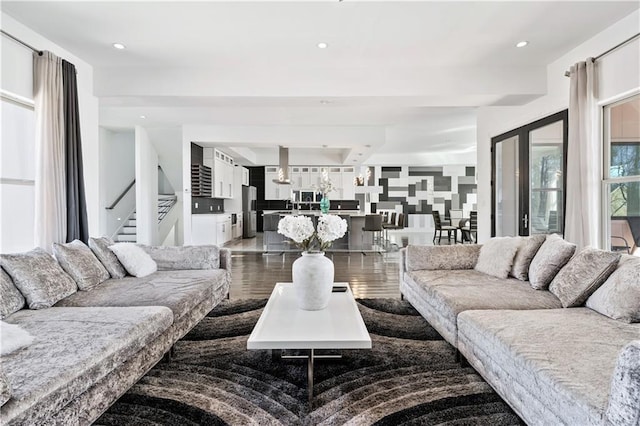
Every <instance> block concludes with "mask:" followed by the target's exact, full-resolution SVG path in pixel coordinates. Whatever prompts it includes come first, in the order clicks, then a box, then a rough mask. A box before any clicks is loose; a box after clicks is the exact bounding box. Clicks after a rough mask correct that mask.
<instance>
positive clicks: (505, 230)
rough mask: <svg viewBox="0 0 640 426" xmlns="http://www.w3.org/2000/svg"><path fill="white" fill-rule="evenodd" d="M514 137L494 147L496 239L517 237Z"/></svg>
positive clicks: (516, 165)
mask: <svg viewBox="0 0 640 426" xmlns="http://www.w3.org/2000/svg"><path fill="white" fill-rule="evenodd" d="M519 143H520V138H519V137H518V136H514V137H512V138H509V139H505V140H503V141H500V142H498V143H496V145H495V164H496V181H495V184H496V186H495V191H496V192H495V203H496V204H495V212H496V215H495V221H496V222H495V233H496V236H497V237H506V236H516V235H518V200H519V191H518V176H519V174H520V168H519V155H518V151H519V149H518V145H519Z"/></svg>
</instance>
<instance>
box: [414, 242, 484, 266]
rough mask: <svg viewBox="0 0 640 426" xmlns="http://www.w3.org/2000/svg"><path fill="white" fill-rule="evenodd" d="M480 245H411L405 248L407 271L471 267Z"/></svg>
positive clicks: (478, 252)
mask: <svg viewBox="0 0 640 426" xmlns="http://www.w3.org/2000/svg"><path fill="white" fill-rule="evenodd" d="M481 247H482V246H479V245H476V244H469V245H454V246H413V245H409V246H407V248H406V251H405V253H406V265H405V267H406V269H407V271H421V270H426V271H435V270H438V269H444V270H454V269H473V267H474V266H476V263H477V262H478V255H479V254H480V248H481Z"/></svg>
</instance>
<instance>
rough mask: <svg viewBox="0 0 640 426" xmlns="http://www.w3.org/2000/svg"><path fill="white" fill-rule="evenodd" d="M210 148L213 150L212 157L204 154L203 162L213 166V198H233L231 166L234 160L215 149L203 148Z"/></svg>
mask: <svg viewBox="0 0 640 426" xmlns="http://www.w3.org/2000/svg"><path fill="white" fill-rule="evenodd" d="M207 150H211V151H212V152H213V155H212V159H208V158H207V156H206V155H205V159H204V163H205V166H206V165H208V164H207V162H210V163H211V166H209V167H212V168H213V197H214V198H233V167H234V163H235V162H234V160H233V158H231V157H229V156H228V155H227V154H225V153H223V152H221V151H218V150H217V149H212V148H205V149H204V152H207Z"/></svg>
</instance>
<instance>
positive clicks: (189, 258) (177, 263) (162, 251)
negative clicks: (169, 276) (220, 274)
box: [138, 244, 220, 271]
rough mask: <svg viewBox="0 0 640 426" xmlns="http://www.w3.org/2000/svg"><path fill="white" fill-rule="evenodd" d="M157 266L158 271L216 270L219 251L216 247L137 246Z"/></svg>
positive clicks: (218, 262)
mask: <svg viewBox="0 0 640 426" xmlns="http://www.w3.org/2000/svg"><path fill="white" fill-rule="evenodd" d="M138 245H139V246H140V247H142V249H143V250H144V251H145V252H146V253H147V254H148V255H149V256H151V258H152V259H153V261H154V262H156V264H157V265H158V271H175V270H187V269H218V268H219V267H220V249H219V248H218V246H213V245H205V246H181V247H164V246H147V245H143V244H138Z"/></svg>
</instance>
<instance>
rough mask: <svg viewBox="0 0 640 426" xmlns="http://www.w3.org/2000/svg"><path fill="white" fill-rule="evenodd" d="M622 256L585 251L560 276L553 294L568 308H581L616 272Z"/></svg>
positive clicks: (556, 277) (587, 249)
mask: <svg viewBox="0 0 640 426" xmlns="http://www.w3.org/2000/svg"><path fill="white" fill-rule="evenodd" d="M618 260H620V254H618V253H612V252H610V251H604V250H598V249H595V248H592V247H585V248H584V249H582V250H581V251H580V253H578V254H576V255H575V256H574V257H573V258H572V259H571V260H569V263H567V264H566V265H565V266H564V268H562V269H561V270H560V272H558V274H557V275H556V276H555V278H554V279H553V281H551V284H550V285H549V291H550V292H551V293H553V294H555V295H556V296H558V299H560V301H561V302H562V306H563V307H565V308H571V307H574V306H580V305H582V304H583V303H584V301H585V300H587V298H588V297H589V296H591V294H593V292H594V291H596V290H597V289H598V287H600V286H601V285H602V283H603V282H604V281H605V280H606V279H607V278H608V277H609V275H611V273H612V272H613V271H614V270H615V269H616V266H617V265H618Z"/></svg>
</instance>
